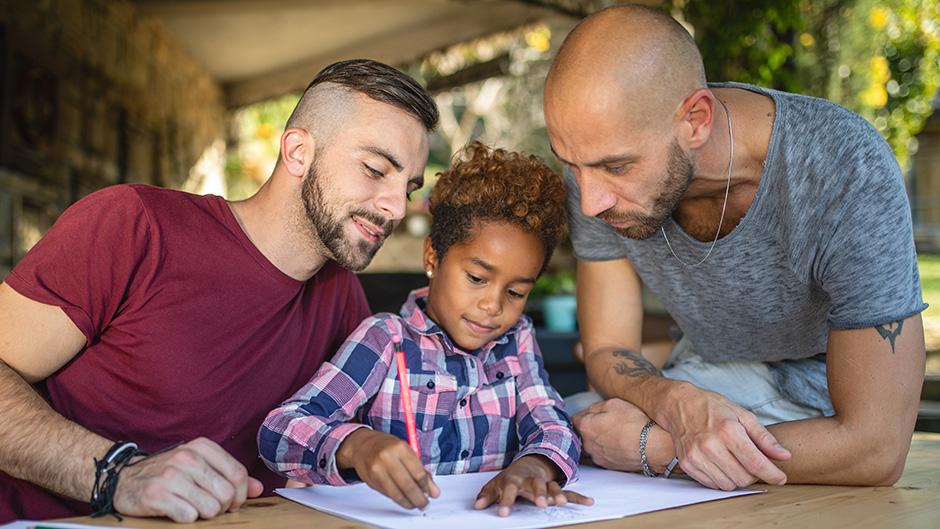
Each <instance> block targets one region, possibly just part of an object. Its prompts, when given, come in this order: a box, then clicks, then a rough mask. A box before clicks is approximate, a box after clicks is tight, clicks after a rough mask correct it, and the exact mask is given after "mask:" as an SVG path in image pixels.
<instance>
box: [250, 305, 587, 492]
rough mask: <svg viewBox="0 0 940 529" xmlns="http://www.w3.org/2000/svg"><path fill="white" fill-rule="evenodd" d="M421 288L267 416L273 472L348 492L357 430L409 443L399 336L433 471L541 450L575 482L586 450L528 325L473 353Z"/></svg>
mask: <svg viewBox="0 0 940 529" xmlns="http://www.w3.org/2000/svg"><path fill="white" fill-rule="evenodd" d="M426 298H427V287H425V288H423V289H418V290H415V291H414V292H412V293H411V295H410V296H409V297H408V300H407V301H406V302H405V304H404V305H403V306H402V309H401V315H400V316H398V315H394V314H390V313H383V314H377V315H375V316H372V317H370V318H368V319H366V320H365V321H363V322H362V324H360V325H359V327H358V328H357V329H356V330H355V331H354V332H353V333H352V334H351V335H350V336H349V338H348V339H347V340H346V343H344V344H343V346H342V348H341V349H340V350H339V352H338V353H337V354H336V356H335V357H333V359H332V360H331V361H330V362H325V363H324V364H323V366H322V367H321V368H320V369H319V371H317V373H316V374H315V375H314V376H313V378H312V379H311V380H310V382H308V383H307V384H306V385H305V386H304V387H303V388H301V389H300V390H299V391H298V392H297V393H296V394H294V396H293V397H291V398H290V400H288V401H286V402H284V403H283V404H282V405H281V406H280V407H279V408H277V409H275V410H273V411H272V412H271V413H269V414H268V416H267V418H266V419H265V421H264V424H263V425H262V427H261V431H260V432H259V434H258V446H259V449H260V451H261V457H262V459H264V461H265V463H266V464H267V465H268V467H270V468H271V469H272V470H274V471H275V472H278V473H279V474H281V475H284V476H286V477H288V478H291V479H294V480H298V481H304V482H307V483H329V484H332V485H344V484H346V483H348V482H349V481H352V480H355V479H356V476H355V473H354V472H340V471H339V470H338V469H337V466H336V451H337V448H339V445H340V444H341V443H342V442H343V440H344V439H345V438H346V436H347V435H349V434H350V433H351V432H353V431H354V430H356V429H358V428H366V427H369V428H373V429H375V430H378V431H383V432H388V433H391V434H393V435H395V436H397V437H400V438H402V439H407V437H408V436H407V433H406V429H405V417H404V414H403V410H402V409H401V407H400V403H401V401H400V396H399V383H398V371H397V368H394V367H393V366H394V365H395V350H394V344H393V343H392V339H391V336H392V335H398V336H400V337H401V338H402V346H403V347H404V352H405V356H406V362H407V365H408V376H409V380H410V385H411V397H412V408H413V410H414V415H415V423H416V425H417V429H418V439H419V441H420V444H421V459H422V462H423V463H424V465H425V467H426V468H428V470H429V471H431V472H432V473H435V474H459V473H464V472H480V471H487V470H500V469H502V468H504V467H505V466H506V465H508V464H509V463H511V462H512V461H514V460H515V459H517V458H519V457H522V456H524V455H529V454H541V455H543V456H545V457H547V458H549V459H551V460H552V461H553V462H554V463H555V464H556V465H558V468H559V469H561V471H562V473H563V474H564V476H565V478H566V479H565V481H566V482H567V481H569V480H571V478H572V477H574V475H575V472H576V469H577V461H578V458H579V456H580V452H581V443H580V440H579V439H578V437H577V435H576V434H575V433H574V429H573V427H572V425H571V421H570V419H569V418H568V415H567V414H566V413H565V411H564V408H563V404H562V400H561V398H560V397H559V395H558V393H557V392H556V391H555V390H554V388H552V387H551V386H550V385H549V384H548V375H547V373H546V372H545V368H544V366H543V363H542V355H541V353H540V352H539V348H538V344H537V343H536V341H535V333H534V331H533V328H532V322H531V320H530V319H529V318H528V317H526V316H523V317H522V318H521V319H520V320H519V321H518V322H517V323H516V324H515V325H514V326H512V327H511V328H510V329H509V330H508V331H506V333H505V334H503V335H502V336H500V337H499V338H497V339H496V340H493V341H491V342H490V343H488V344H486V345H485V346H483V347H482V348H481V349H479V350H477V351H473V352H469V353H468V352H465V351H462V350H460V349H459V348H457V347H456V345H455V344H454V343H453V342H452V341H451V339H450V337H448V336H447V335H446V334H445V333H444V331H443V330H442V329H441V328H440V327H438V325H437V324H436V323H434V322H433V321H431V319H430V318H428V316H427V315H426V314H425V312H424V310H423V308H424V306H425V305H424V304H425V302H426Z"/></svg>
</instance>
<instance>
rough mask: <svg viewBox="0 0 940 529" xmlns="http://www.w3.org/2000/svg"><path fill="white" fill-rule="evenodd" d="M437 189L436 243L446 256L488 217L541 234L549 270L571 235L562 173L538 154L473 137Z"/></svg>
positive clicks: (433, 237) (434, 198) (433, 201)
mask: <svg viewBox="0 0 940 529" xmlns="http://www.w3.org/2000/svg"><path fill="white" fill-rule="evenodd" d="M439 174H440V178H439V179H438V181H437V183H436V184H435V185H434V190H433V191H432V192H431V204H430V210H431V215H432V217H433V221H432V223H431V247H432V248H433V249H434V252H435V253H436V254H437V258H438V259H439V260H442V259H443V258H444V255H446V253H447V250H448V249H449V248H450V247H451V246H454V245H455V244H460V243H463V242H465V241H467V240H469V239H470V238H471V237H473V236H474V235H475V230H476V229H477V228H479V227H480V225H481V224H483V223H486V222H497V223H500V222H501V223H507V224H511V225H513V226H517V227H519V228H521V229H522V230H523V231H525V232H526V233H530V234H532V235H535V236H536V237H538V238H539V240H541V242H542V246H543V248H544V250H545V259H544V261H543V262H542V268H541V270H539V275H541V273H542V272H544V271H545V267H546V266H548V261H549V259H551V257H552V252H554V250H555V246H556V245H557V244H558V242H559V241H561V239H562V238H563V237H564V236H565V235H566V233H567V227H568V211H567V208H566V207H565V197H566V191H565V183H564V181H563V179H562V177H561V175H560V174H558V173H557V172H555V171H553V170H552V169H551V168H550V167H548V166H547V165H546V164H545V162H544V161H542V159H541V158H539V157H538V156H534V155H528V154H522V153H516V152H510V151H506V150H503V149H492V148H489V147H487V146H485V145H483V144H482V143H480V142H477V141H475V142H473V143H471V144H469V145H467V146H466V147H464V149H463V150H462V151H461V152H460V153H458V154H457V155H456V156H455V157H454V163H453V164H452V165H451V167H450V169H448V170H447V171H444V172H443V173H439Z"/></svg>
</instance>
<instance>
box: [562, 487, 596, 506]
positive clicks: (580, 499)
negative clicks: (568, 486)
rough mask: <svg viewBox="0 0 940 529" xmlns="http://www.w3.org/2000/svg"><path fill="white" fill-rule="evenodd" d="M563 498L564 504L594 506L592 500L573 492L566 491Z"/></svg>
mask: <svg viewBox="0 0 940 529" xmlns="http://www.w3.org/2000/svg"><path fill="white" fill-rule="evenodd" d="M564 497H565V500H566V502H571V503H577V504H578V505H594V498H590V497H588V496H585V495H583V494H578V493H577V492H575V491H573V490H566V491H565V493H564ZM562 505H564V504H562Z"/></svg>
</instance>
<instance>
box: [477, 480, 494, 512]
mask: <svg viewBox="0 0 940 529" xmlns="http://www.w3.org/2000/svg"><path fill="white" fill-rule="evenodd" d="M497 490H498V489H497V487H496V485H495V484H494V482H493V481H490V482H489V483H487V484H486V485H484V486H483V488H482V489H481V490H480V493H479V494H477V499H476V501H474V502H473V508H474V509H485V508H487V507H489V506H490V505H493V504H494V503H496V500H497V498H498V493H497Z"/></svg>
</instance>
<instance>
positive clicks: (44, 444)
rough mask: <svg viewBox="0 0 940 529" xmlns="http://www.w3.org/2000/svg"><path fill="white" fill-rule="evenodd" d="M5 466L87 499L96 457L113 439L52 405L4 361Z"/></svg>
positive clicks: (0, 440) (0, 416) (1, 431)
mask: <svg viewBox="0 0 940 529" xmlns="http://www.w3.org/2000/svg"><path fill="white" fill-rule="evenodd" d="M0 424H3V428H0V470H3V471H4V472H6V473H7V474H10V475H11V476H14V477H16V478H20V479H23V480H26V481H30V482H32V483H35V484H37V485H39V486H41V487H44V488H47V489H49V490H52V491H53V492H56V493H58V494H61V495H64V496H67V497H70V498H74V499H78V500H83V501H87V500H88V499H89V497H90V496H91V489H92V486H93V484H94V463H93V461H92V458H93V457H99V458H100V457H101V456H103V455H104V454H105V452H106V451H107V450H108V448H109V447H110V446H111V444H112V442H111V441H109V440H108V439H105V438H104V437H101V436H99V435H96V434H94V433H92V432H90V431H88V430H86V429H85V428H82V427H81V426H79V425H78V424H76V423H74V422H71V421H69V420H67V419H66V418H64V417H62V416H61V415H60V414H58V413H57V412H56V411H55V410H53V409H52V408H51V407H50V406H49V404H48V403H46V401H45V400H43V398H42V397H41V396H40V395H39V394H38V393H36V391H35V390H34V389H33V388H32V386H30V385H29V383H27V382H26V381H25V380H23V378H22V377H21V376H20V375H19V374H17V373H16V371H14V370H13V369H11V368H10V367H9V366H7V365H6V364H5V363H3V362H0Z"/></svg>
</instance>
